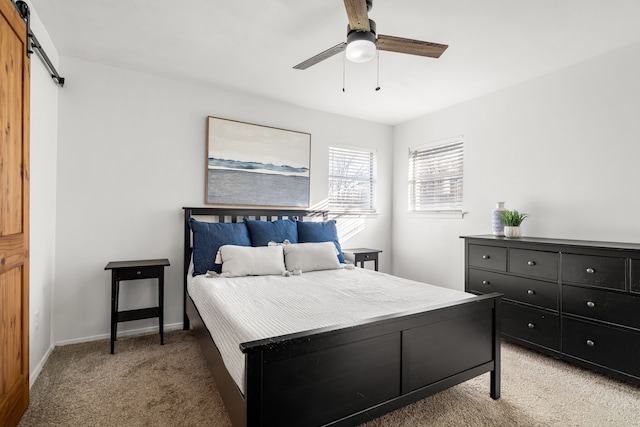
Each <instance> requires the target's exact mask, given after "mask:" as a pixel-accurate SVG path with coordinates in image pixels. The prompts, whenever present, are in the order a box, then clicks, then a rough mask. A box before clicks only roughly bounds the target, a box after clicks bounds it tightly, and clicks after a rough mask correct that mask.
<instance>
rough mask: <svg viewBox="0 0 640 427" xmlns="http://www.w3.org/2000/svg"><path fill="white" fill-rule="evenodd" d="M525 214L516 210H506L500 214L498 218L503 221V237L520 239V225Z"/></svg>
mask: <svg viewBox="0 0 640 427" xmlns="http://www.w3.org/2000/svg"><path fill="white" fill-rule="evenodd" d="M528 216H529V215H527V214H526V213H520V212H518V211H517V210H515V209H514V210H512V211H510V210H506V211H504V212H502V213H501V214H500V217H501V218H502V220H503V221H504V236H505V237H521V236H522V229H521V228H520V225H521V224H522V221H524V219H525V218H526V217H528Z"/></svg>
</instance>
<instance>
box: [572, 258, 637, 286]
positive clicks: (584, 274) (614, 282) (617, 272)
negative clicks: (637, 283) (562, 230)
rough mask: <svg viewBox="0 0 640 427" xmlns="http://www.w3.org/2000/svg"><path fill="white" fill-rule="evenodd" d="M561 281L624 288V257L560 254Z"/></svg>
mask: <svg viewBox="0 0 640 427" xmlns="http://www.w3.org/2000/svg"><path fill="white" fill-rule="evenodd" d="M562 281H563V282H564V283H580V284H584V285H591V286H599V287H602V288H611V289H621V290H624V289H625V259H624V258H613V257H600V256H592V255H575V254H562Z"/></svg>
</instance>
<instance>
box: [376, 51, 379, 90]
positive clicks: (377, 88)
mask: <svg viewBox="0 0 640 427" xmlns="http://www.w3.org/2000/svg"><path fill="white" fill-rule="evenodd" d="M376 53H377V56H378V75H377V80H376V91H379V90H380V51H377V52H376Z"/></svg>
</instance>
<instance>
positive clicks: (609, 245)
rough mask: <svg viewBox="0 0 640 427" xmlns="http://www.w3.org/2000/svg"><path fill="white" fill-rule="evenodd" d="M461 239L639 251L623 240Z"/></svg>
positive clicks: (491, 237)
mask: <svg viewBox="0 0 640 427" xmlns="http://www.w3.org/2000/svg"><path fill="white" fill-rule="evenodd" d="M460 238H462V239H474V240H486V241H494V242H505V243H506V242H509V243H535V244H537V245H562V246H573V247H579V248H603V249H618V250H632V251H640V244H638V243H623V242H600V241H594V240H572V239H549V238H545V237H524V236H523V237H519V238H508V237H504V236H494V235H493V234H480V235H474V236H460Z"/></svg>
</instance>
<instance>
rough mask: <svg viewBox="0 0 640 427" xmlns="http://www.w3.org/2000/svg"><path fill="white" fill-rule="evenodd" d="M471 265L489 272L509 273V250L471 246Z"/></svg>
mask: <svg viewBox="0 0 640 427" xmlns="http://www.w3.org/2000/svg"><path fill="white" fill-rule="evenodd" d="M469 265H470V266H472V267H480V268H486V269H488V270H496V271H507V248H499V247H496V246H484V245H469Z"/></svg>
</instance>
